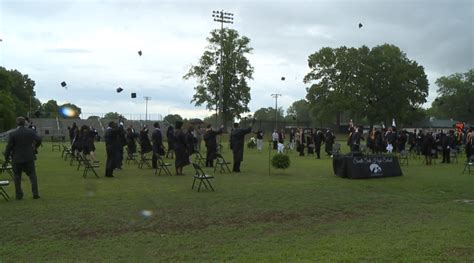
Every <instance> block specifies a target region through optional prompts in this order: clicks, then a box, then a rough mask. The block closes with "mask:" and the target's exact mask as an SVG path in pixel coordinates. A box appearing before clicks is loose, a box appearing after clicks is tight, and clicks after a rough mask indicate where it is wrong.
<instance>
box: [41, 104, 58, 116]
mask: <svg viewBox="0 0 474 263" xmlns="http://www.w3.org/2000/svg"><path fill="white" fill-rule="evenodd" d="M58 116H59V105H58V102H57V101H55V100H48V101H47V102H46V103H44V104H43V105H41V117H43V118H56V117H58Z"/></svg>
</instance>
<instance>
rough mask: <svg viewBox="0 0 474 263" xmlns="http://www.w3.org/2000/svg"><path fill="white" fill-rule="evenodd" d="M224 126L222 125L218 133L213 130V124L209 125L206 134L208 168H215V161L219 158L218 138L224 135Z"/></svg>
mask: <svg viewBox="0 0 474 263" xmlns="http://www.w3.org/2000/svg"><path fill="white" fill-rule="evenodd" d="M223 129H224V126H223V125H222V126H221V128H220V129H219V130H218V131H214V130H212V126H211V124H209V125H207V128H206V132H205V133H204V142H205V143H206V149H207V153H206V167H213V166H214V160H215V159H216V158H217V140H216V136H217V135H219V134H222V132H223Z"/></svg>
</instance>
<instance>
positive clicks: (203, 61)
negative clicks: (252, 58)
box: [183, 28, 254, 125]
mask: <svg viewBox="0 0 474 263" xmlns="http://www.w3.org/2000/svg"><path fill="white" fill-rule="evenodd" d="M207 41H208V42H209V45H208V46H207V48H206V50H205V51H204V54H203V55H202V56H201V58H200V60H199V63H198V65H196V66H192V67H191V69H190V70H189V71H188V73H187V74H186V75H184V77H183V78H184V79H190V78H196V79H197V86H196V87H194V90H195V91H196V93H195V94H194V96H193V99H192V100H191V102H194V103H195V105H196V106H200V105H202V104H206V108H207V109H209V110H215V109H216V108H217V107H218V102H219V87H220V86H219V83H220V69H221V66H222V72H223V91H222V98H223V101H222V118H223V120H224V125H226V124H227V123H228V122H232V120H233V119H234V118H240V116H241V114H243V113H245V112H248V111H249V108H248V103H249V102H250V87H249V86H248V80H249V79H252V74H253V71H254V69H253V67H252V66H251V65H250V62H249V60H248V59H247V57H246V55H247V54H249V53H250V52H251V51H252V48H251V47H249V43H250V39H249V38H247V37H245V36H240V35H239V33H238V32H237V31H236V30H234V29H228V28H226V29H224V30H223V37H222V42H223V50H222V57H223V59H222V63H221V62H220V51H221V31H220V30H214V31H212V32H211V36H210V37H209V38H207Z"/></svg>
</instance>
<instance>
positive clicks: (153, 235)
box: [0, 143, 474, 262]
mask: <svg viewBox="0 0 474 263" xmlns="http://www.w3.org/2000/svg"><path fill="white" fill-rule="evenodd" d="M265 147H267V145H265ZM4 148H5V144H1V145H0V151H2V152H3V150H4ZM97 148H98V150H97V155H98V156H99V158H100V160H101V168H100V169H99V174H100V176H101V178H99V179H97V178H95V177H93V176H91V177H88V178H86V179H84V178H82V171H76V167H71V166H69V164H68V163H67V162H65V161H64V160H62V159H61V158H60V155H61V153H60V152H58V151H55V152H52V151H51V144H49V143H46V144H45V145H44V146H43V147H42V148H41V149H40V153H39V155H38V162H37V174H38V179H39V186H40V195H41V199H39V200H33V199H32V196H31V191H30V183H29V180H28V179H27V177H26V176H25V178H24V180H23V190H24V192H25V197H24V199H23V200H22V201H16V200H15V199H14V186H13V184H12V185H10V186H9V187H8V188H7V191H8V193H9V194H10V196H11V197H13V199H12V200H11V201H10V202H6V201H4V200H0V224H1V231H0V262H40V261H57V262H68V261H87V262H97V261H100V262H102V261H114V262H115V261H122V262H142V261H143V262H155V261H165V262H166V261H193V262H209V261H219V262H220V261H238V262H260V261H266V262H275V261H277V262H278V261H284V262H295V261H379V262H387V261H388V262H390V261H396V262H420V261H424V262H426V261H453V262H474V201H472V200H474V174H472V173H471V174H470V175H468V174H462V169H463V164H462V163H463V162H464V159H465V158H464V156H463V157H462V158H460V160H459V164H449V165H448V164H440V163H439V161H438V164H436V165H433V166H425V165H423V164H422V161H421V159H411V160H410V164H409V166H403V167H402V170H403V172H404V176H402V177H394V178H381V179H371V180H349V179H341V178H339V177H336V176H335V175H334V174H333V172H332V162H331V160H330V159H329V157H326V156H324V159H322V160H316V159H315V158H314V157H299V156H297V154H296V153H293V154H291V162H292V163H291V167H290V168H289V169H288V170H285V171H275V170H272V174H271V175H270V176H269V175H268V151H264V152H263V153H258V152H257V151H256V150H249V149H245V155H244V162H243V163H242V173H241V174H219V173H217V174H215V176H216V178H215V180H214V186H215V188H216V191H215V192H207V191H202V192H200V193H198V192H196V191H192V190H191V184H192V180H193V178H192V174H193V171H192V168H191V167H190V166H188V167H186V169H185V173H186V176H172V177H167V176H155V175H154V174H153V170H151V169H143V170H140V169H138V168H137V166H136V165H125V166H124V169H123V170H121V171H116V172H115V173H114V174H115V176H116V178H104V177H103V174H104V165H103V164H104V161H105V150H104V146H103V145H102V144H100V143H98V144H97ZM224 155H225V157H226V158H227V159H228V160H232V158H231V154H230V152H229V150H228V149H225V150H224ZM173 171H174V170H173ZM209 173H211V172H210V170H209ZM8 178H9V176H8V175H6V174H1V175H0V180H3V179H8ZM469 200H471V201H469ZM143 211H151V213H152V214H151V216H144V215H143V214H142V212H143Z"/></svg>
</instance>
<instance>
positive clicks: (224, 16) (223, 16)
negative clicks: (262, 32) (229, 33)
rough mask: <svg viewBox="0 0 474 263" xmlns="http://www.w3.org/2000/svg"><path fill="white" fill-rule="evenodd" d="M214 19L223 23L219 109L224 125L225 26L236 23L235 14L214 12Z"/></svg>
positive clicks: (221, 11)
mask: <svg viewBox="0 0 474 263" xmlns="http://www.w3.org/2000/svg"><path fill="white" fill-rule="evenodd" d="M212 17H213V18H214V21H215V22H219V23H221V39H220V40H221V41H220V42H221V50H220V66H219V73H220V74H219V75H220V76H219V103H218V106H217V108H219V115H220V116H221V119H222V123H224V116H222V115H223V114H222V113H223V112H224V101H223V93H224V72H223V67H224V63H223V60H222V57H223V54H222V53H223V50H224V24H233V23H234V14H232V13H227V12H224V10H220V11H216V10H214V11H212ZM216 126H217V116H216Z"/></svg>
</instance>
